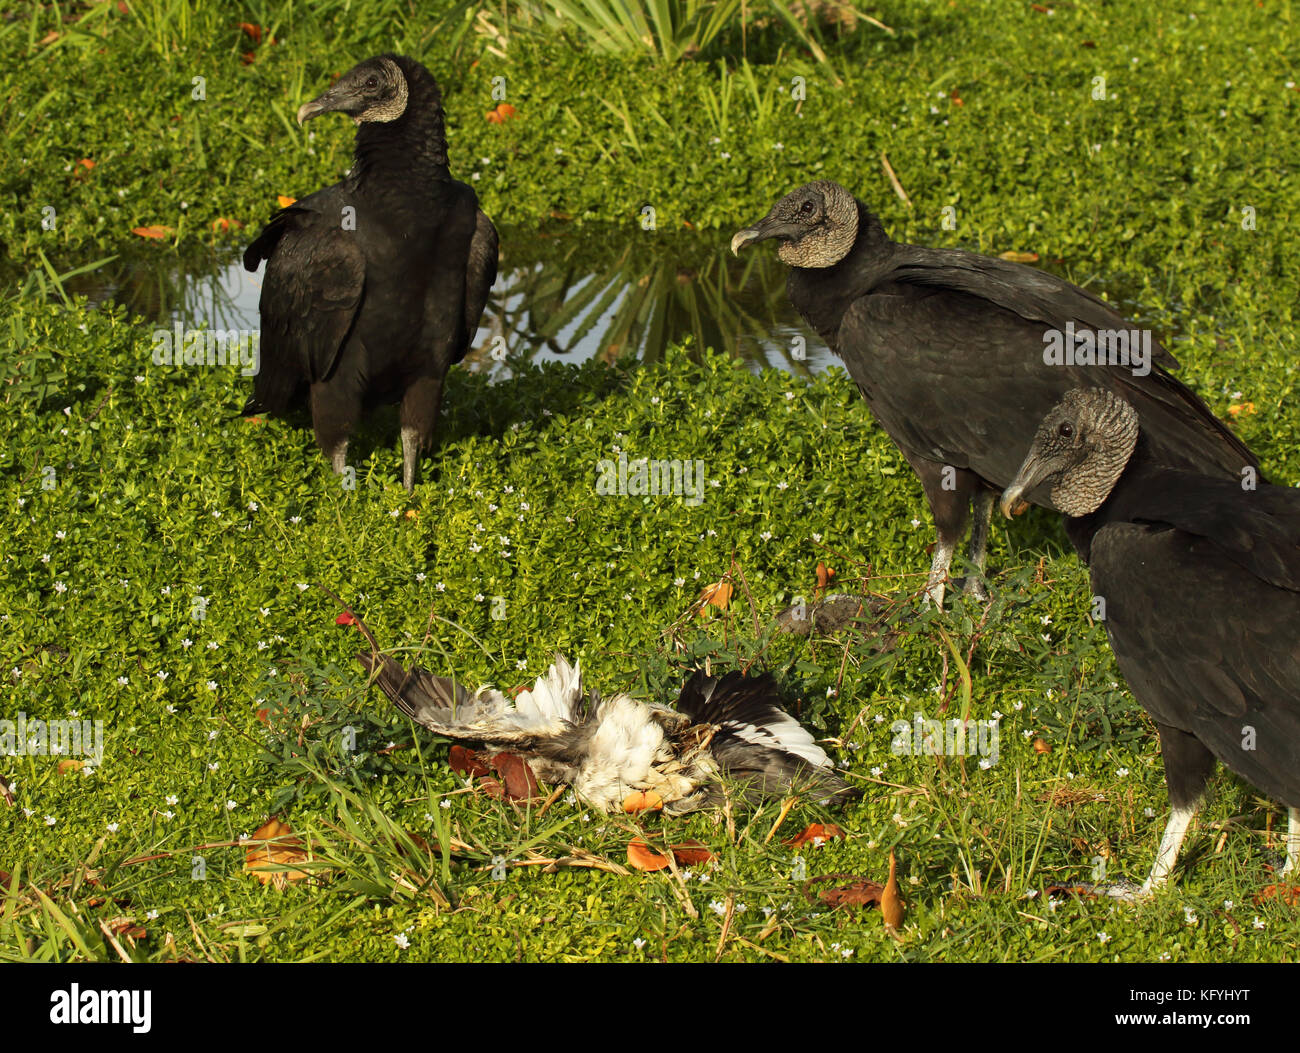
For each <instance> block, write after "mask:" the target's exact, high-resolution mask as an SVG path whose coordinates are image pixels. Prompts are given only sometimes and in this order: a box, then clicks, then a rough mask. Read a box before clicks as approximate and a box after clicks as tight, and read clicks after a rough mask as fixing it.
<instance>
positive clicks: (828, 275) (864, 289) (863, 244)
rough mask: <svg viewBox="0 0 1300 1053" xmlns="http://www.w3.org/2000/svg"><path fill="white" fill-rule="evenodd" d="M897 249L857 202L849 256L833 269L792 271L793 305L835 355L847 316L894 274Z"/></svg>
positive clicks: (790, 290)
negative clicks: (856, 302)
mask: <svg viewBox="0 0 1300 1053" xmlns="http://www.w3.org/2000/svg"><path fill="white" fill-rule="evenodd" d="M896 248H897V245H896V244H895V243H894V242H893V241H891V240H890V238H889V235H888V234H886V233H885V228H884V227H882V226H881V225H880V220H878V219H877V218H876V217H875V216H873V215H872V214H871V213H870V212H868V211H867V209H866V208H865V206H863V204H862V203H861V202H858V234H857V238H856V239H855V240H854V242H853V248H851V249H850V250H849V252H848V255H846V256H845V257H844V258H843V259H842V260H840V262H839V263H837V264H835V265H834V266H832V267H791V268H790V277H789V278H788V280H787V281H786V291H787V293H788V294H789V296H790V302H791V303H793V304H794V306H795V309H796V310H797V311H798V312H799V313H800V314H801V315H802V316H803V318H804V320H805V321H806V322H807V323H808V324H809V325H811V326H812V327H813V328H814V329H816V330H817V332H818V334H819V335H820V336H821V338H822V339H823V340H825V341H826V343H827V345H828V346H829V347H830V349H831V350H832V351H835V352H838V351H839V339H838V337H839V329H840V322H841V321H842V320H843V318H844V312H845V311H847V310H848V309H849V305H850V304H851V303H853V301H854V300H856V299H858V298H859V297H862V296H865V295H866V294H867V293H869V292H870V291H871V290H872V289H873V288H874V287H875V286H876V285H878V284H879V283H880V282H881V281H882V280H883V279H884V278H885V277H886V276H887V275H888V274H889V272H890V271H891V270H893V267H894V252H895V249H896Z"/></svg>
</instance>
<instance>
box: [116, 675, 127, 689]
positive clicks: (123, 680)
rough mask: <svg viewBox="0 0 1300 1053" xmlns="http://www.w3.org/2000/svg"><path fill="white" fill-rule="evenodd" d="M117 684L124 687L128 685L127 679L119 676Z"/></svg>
mask: <svg viewBox="0 0 1300 1053" xmlns="http://www.w3.org/2000/svg"><path fill="white" fill-rule="evenodd" d="M117 682H118V683H119V684H121V685H122V686H123V687H125V686H126V685H127V684H129V683H130V681H129V680H127V678H126V677H124V676H119V677H118V678H117Z"/></svg>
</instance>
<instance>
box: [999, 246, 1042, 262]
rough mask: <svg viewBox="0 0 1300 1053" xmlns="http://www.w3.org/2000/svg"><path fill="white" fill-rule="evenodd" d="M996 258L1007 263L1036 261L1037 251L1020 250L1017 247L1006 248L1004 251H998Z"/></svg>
mask: <svg viewBox="0 0 1300 1053" xmlns="http://www.w3.org/2000/svg"><path fill="white" fill-rule="evenodd" d="M998 259H1000V260H1006V261H1007V262H1008V263H1037V262H1038V253H1036V252H1021V251H1020V250H1019V249H1007V251H1006V252H999V253H998Z"/></svg>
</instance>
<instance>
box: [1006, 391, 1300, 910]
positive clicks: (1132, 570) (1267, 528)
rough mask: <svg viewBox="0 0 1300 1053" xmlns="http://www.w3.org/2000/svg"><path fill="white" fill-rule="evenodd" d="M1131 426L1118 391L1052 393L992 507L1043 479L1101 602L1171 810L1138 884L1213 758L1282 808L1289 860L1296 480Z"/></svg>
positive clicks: (1294, 733)
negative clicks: (1163, 441) (1171, 456)
mask: <svg viewBox="0 0 1300 1053" xmlns="http://www.w3.org/2000/svg"><path fill="white" fill-rule="evenodd" d="M1140 423H1141V425H1142V426H1143V428H1144V427H1145V421H1141V422H1140ZM1139 431H1140V429H1139V414H1138V413H1137V412H1136V411H1135V410H1134V409H1133V407H1132V406H1130V405H1129V404H1128V403H1127V402H1125V401H1124V400H1123V399H1121V398H1120V397H1119V396H1117V395H1115V394H1113V393H1111V392H1106V391H1101V390H1098V389H1096V388H1088V389H1080V390H1076V391H1072V392H1070V393H1068V394H1067V395H1066V396H1065V397H1064V398H1063V399H1062V400H1061V401H1060V403H1058V404H1057V406H1056V407H1055V408H1054V409H1053V410H1052V411H1051V412H1050V413H1048V414H1047V416H1046V417H1045V418H1044V419H1043V421H1042V423H1041V426H1040V427H1039V429H1038V433H1037V435H1036V436H1035V438H1034V442H1033V446H1032V447H1031V449H1030V451H1029V455H1028V456H1027V457H1026V458H1025V461H1024V463H1023V464H1022V465H1021V467H1020V471H1019V472H1017V473H1016V476H1015V478H1014V479H1013V480H1012V483H1011V485H1010V486H1009V487H1008V488H1007V490H1006V492H1005V493H1004V494H1003V497H1002V510H1003V511H1004V512H1006V513H1007V514H1010V513H1011V510H1012V508H1013V507H1014V506H1015V505H1016V504H1017V502H1019V501H1020V499H1021V496H1022V495H1023V494H1025V493H1028V492H1029V491H1030V490H1032V489H1034V488H1035V487H1037V486H1044V485H1045V486H1048V487H1050V489H1051V497H1052V502H1053V504H1054V505H1055V506H1056V507H1057V508H1059V509H1060V510H1061V511H1062V512H1063V513H1065V515H1066V516H1067V518H1066V521H1065V523H1066V532H1067V533H1068V534H1069V536H1070V540H1071V542H1072V543H1073V544H1074V546H1075V548H1076V549H1077V550H1078V552H1079V555H1080V556H1081V557H1082V558H1083V560H1084V561H1085V562H1087V563H1088V565H1089V568H1090V570H1091V574H1092V589H1093V592H1094V593H1095V594H1096V596H1097V597H1099V598H1100V599H1101V600H1104V601H1105V608H1104V623H1105V626H1106V634H1107V636H1109V638H1110V644H1111V648H1112V649H1113V650H1114V652H1115V659H1116V661H1117V662H1118V663H1119V668H1120V671H1121V672H1123V674H1124V678H1125V679H1126V680H1127V681H1128V685H1129V688H1130V689H1131V690H1132V692H1133V695H1134V697H1135V698H1136V699H1137V700H1138V702H1140V703H1141V704H1142V708H1143V709H1145V710H1146V711H1147V712H1148V713H1149V714H1151V718H1152V720H1154V721H1155V724H1156V727H1157V729H1158V730H1159V732H1160V747H1161V752H1162V754H1163V756H1164V762H1165V782H1166V783H1167V784H1168V786H1169V801H1170V805H1171V806H1172V814H1171V817H1170V819H1169V824H1168V826H1167V827H1166V828H1165V833H1164V837H1163V838H1162V839H1161V841H1160V851H1159V852H1158V853H1157V855H1156V861H1155V865H1154V866H1153V867H1152V868H1151V875H1150V877H1148V878H1147V881H1146V884H1145V885H1143V886H1142V888H1141V889H1140V890H1137V891H1138V893H1139V894H1145V893H1149V892H1150V891H1151V890H1153V889H1155V888H1158V887H1159V886H1160V885H1162V884H1164V882H1165V881H1166V880H1167V878H1168V876H1169V871H1170V870H1171V869H1172V867H1173V865H1174V861H1175V859H1176V858H1177V856H1178V848H1179V845H1181V843H1182V840H1183V837H1184V835H1185V834H1186V833H1187V827H1188V824H1189V823H1190V822H1191V820H1192V817H1193V816H1194V815H1195V814H1196V809H1197V806H1198V804H1199V801H1200V798H1201V795H1202V794H1203V792H1204V790H1205V786H1206V783H1207V782H1208V781H1209V778H1210V775H1211V774H1212V773H1213V771H1214V760H1215V758H1216V757H1217V758H1218V759H1219V760H1221V761H1223V763H1224V764H1226V765H1227V766H1228V767H1229V768H1231V769H1232V770H1233V771H1235V772H1237V774H1239V775H1240V776H1241V777H1242V778H1244V779H1246V780H1247V781H1249V782H1250V783H1252V784H1253V785H1255V786H1258V787H1259V788H1260V789H1261V790H1263V791H1264V792H1265V793H1266V794H1268V795H1269V796H1270V797H1273V798H1275V799H1277V800H1279V801H1281V802H1282V803H1283V804H1285V805H1287V806H1288V808H1289V824H1290V825H1289V833H1288V835H1287V861H1286V867H1285V869H1284V871H1283V873H1289V872H1294V871H1295V870H1296V868H1297V865H1298V864H1300V640H1298V639H1297V634H1298V633H1300V491H1296V490H1293V489H1289V488H1287V487H1283V486H1269V485H1267V484H1261V485H1260V486H1259V487H1258V488H1256V489H1246V488H1243V486H1242V484H1241V483H1233V482H1231V481H1229V480H1226V479H1217V478H1211V477H1208V476H1205V475H1199V474H1195V473H1190V472H1183V471H1176V470H1172V469H1167V468H1163V467H1160V466H1156V465H1152V464H1150V462H1147V461H1144V460H1141V459H1140V458H1132V459H1131V455H1132V454H1133V451H1134V449H1135V446H1136V445H1137V442H1138V436H1139ZM1126 466H1127V467H1126ZM1119 891H1120V893H1122V894H1129V895H1131V894H1132V891H1133V890H1131V889H1130V888H1121V889H1120V890H1119Z"/></svg>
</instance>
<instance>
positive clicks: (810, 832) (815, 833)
mask: <svg viewBox="0 0 1300 1053" xmlns="http://www.w3.org/2000/svg"><path fill="white" fill-rule="evenodd" d="M833 837H838V838H840V839H841V840H843V839H844V831H843V830H841V829H840V828H839V827H838V826H836V825H835V824H834V823H827V824H826V825H825V826H823V825H822V824H821V823H809V824H808V825H807V826H806V827H804V829H803V832H802V833H800V834H797V835H796V836H794V837H791V838H787V839H786V841H785V843H786V844H787V845H789V846H790V847H791V848H798V847H800V846H801V845H806V844H812V845H813V846H814V847H816V846H818V845H824V844H825V843H826V842H827V841H829V840H831V838H833Z"/></svg>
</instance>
